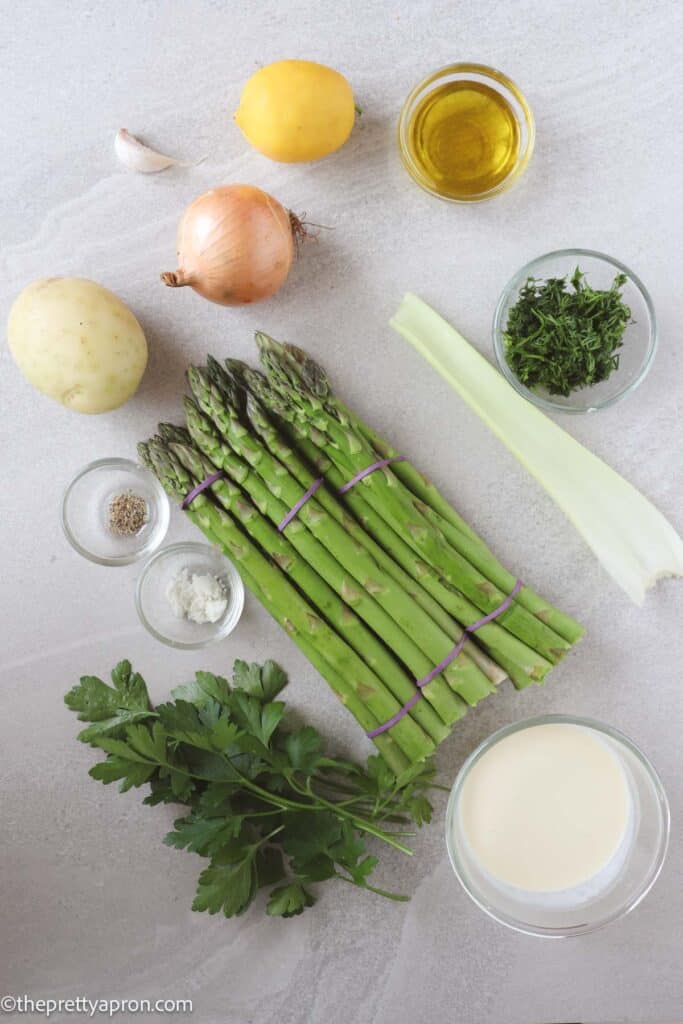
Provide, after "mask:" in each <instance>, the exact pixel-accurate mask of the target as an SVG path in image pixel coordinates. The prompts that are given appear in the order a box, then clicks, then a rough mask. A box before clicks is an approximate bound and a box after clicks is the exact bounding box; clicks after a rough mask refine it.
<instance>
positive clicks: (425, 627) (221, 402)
mask: <svg viewBox="0 0 683 1024" xmlns="http://www.w3.org/2000/svg"><path fill="white" fill-rule="evenodd" d="M188 380H189V382H190V387H191V388H192V391H193V393H194V396H195V398H196V399H197V402H198V404H199V407H200V408H201V409H202V411H203V412H204V413H205V414H206V415H207V416H208V417H209V418H210V419H212V420H213V422H214V423H215V424H216V426H217V427H218V429H219V430H220V432H221V434H222V435H223V438H224V439H225V441H227V443H228V444H229V445H230V447H231V448H232V449H233V451H234V452H235V453H236V454H237V455H239V456H241V457H243V458H245V459H246V461H247V462H248V463H249V464H250V465H251V466H252V467H253V468H254V469H255V470H256V472H257V473H258V474H259V475H260V476H261V478H262V479H263V480H264V482H265V483H266V484H267V486H268V487H269V489H270V490H271V492H272V493H273V494H275V495H276V496H277V497H279V498H282V500H283V501H284V503H285V505H286V506H287V507H288V508H292V507H293V506H294V505H295V503H296V502H298V500H299V499H300V498H301V487H300V485H299V484H298V483H297V481H296V480H295V479H294V477H292V476H291V474H290V473H289V472H288V470H287V468H286V467H285V466H283V465H282V463H280V462H279V461H278V460H276V459H275V458H274V457H273V456H272V455H271V454H270V452H269V451H268V449H267V448H266V447H265V446H264V445H263V443H262V442H261V440H260V438H258V437H257V436H256V435H255V434H253V433H252V432H251V431H250V430H249V429H248V428H247V427H246V426H245V425H244V424H243V423H242V422H241V421H240V419H239V417H238V415H237V412H236V410H235V409H234V407H233V406H232V405H231V403H230V401H229V398H228V397H226V396H225V393H224V392H221V391H220V390H219V389H218V388H217V387H216V386H215V385H214V384H212V382H211V381H210V379H209V376H208V374H207V372H206V371H204V370H200V369H199V368H197V367H191V368H190V370H189V371H188ZM298 518H299V519H300V520H301V521H302V522H303V523H304V524H305V525H306V526H308V527H309V529H310V530H311V532H312V533H314V534H315V536H316V537H317V538H318V539H319V540H320V541H321V542H322V543H323V544H324V545H325V547H326V548H327V549H328V550H329V551H330V552H332V553H333V554H334V555H335V556H336V558H337V559H338V561H339V562H340V563H341V564H342V565H343V566H344V568H345V569H346V570H347V571H348V572H349V573H350V574H351V575H352V576H353V577H354V578H355V579H356V580H357V581H358V582H359V583H360V584H361V585H362V586H363V587H364V588H365V589H366V590H369V591H370V592H371V593H372V594H373V596H374V597H375V599H376V600H377V602H378V603H379V604H381V605H382V607H383V608H384V609H385V610H386V611H387V612H388V614H389V615H391V617H392V618H393V619H394V620H395V622H396V623H397V624H398V625H399V626H400V627H401V629H402V630H403V631H404V632H405V633H407V634H408V636H409V637H410V638H411V639H412V640H413V641H414V643H416V644H417V646H418V647H420V648H421V650H422V651H423V652H424V654H426V655H427V657H428V658H429V659H430V662H431V665H432V666H435V665H437V664H439V663H440V662H441V660H442V659H443V658H445V657H446V656H447V655H448V654H449V653H450V652H451V650H452V649H453V645H452V643H451V642H450V638H449V637H448V636H447V635H446V634H445V633H444V632H443V630H441V629H439V627H438V626H437V625H436V623H434V622H433V621H432V620H431V619H430V618H429V616H428V615H426V614H425V613H424V612H423V610H422V609H421V608H420V607H419V606H418V605H416V604H415V602H414V601H413V600H412V599H411V598H410V597H409V596H408V595H407V594H406V593H405V591H403V590H402V589H401V588H400V587H399V586H397V585H396V583H395V581H394V580H393V579H391V577H390V576H388V575H387V573H385V572H383V571H382V570H381V568H380V567H379V566H378V565H377V563H376V562H375V561H374V559H372V558H371V556H370V555H369V554H368V552H367V550H366V549H364V548H362V547H360V546H359V545H356V544H355V543H354V542H353V541H352V539H351V538H350V537H349V535H348V534H347V532H346V531H345V530H344V529H343V528H342V527H341V526H340V525H339V523H338V522H336V520H334V519H333V518H332V517H331V516H329V515H328V514H327V513H326V512H325V510H324V509H323V507H322V506H321V505H320V504H319V502H317V501H316V500H315V498H312V499H311V500H310V501H308V502H306V504H305V505H304V507H303V508H302V509H301V511H300V512H299V516H298ZM463 653H464V652H463ZM443 675H444V678H446V679H447V680H448V682H449V685H450V686H451V688H452V689H453V690H454V691H455V692H456V693H458V694H459V695H460V696H461V697H463V698H464V700H466V701H467V703H468V704H476V703H477V702H478V701H479V700H481V699H482V698H483V697H485V696H487V694H489V693H491V692H492V691H493V689H494V688H493V686H492V685H491V683H490V682H489V680H488V679H487V678H486V676H485V675H484V673H483V672H481V671H480V670H479V669H478V668H477V666H476V665H475V664H474V663H473V662H472V661H471V660H470V659H469V658H468V657H466V656H465V657H458V658H456V659H455V661H453V662H452V663H451V664H450V665H449V666H448V667H447V668H446V669H445V670H444V672H443Z"/></svg>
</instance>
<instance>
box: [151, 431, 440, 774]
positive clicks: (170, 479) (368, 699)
mask: <svg viewBox="0 0 683 1024" xmlns="http://www.w3.org/2000/svg"><path fill="white" fill-rule="evenodd" d="M138 451H139V453H140V456H141V458H143V459H148V460H149V462H148V464H149V465H150V466H151V468H152V469H153V471H154V473H155V474H156V476H157V477H158V478H159V480H160V482H161V484H162V486H163V487H164V489H165V490H166V491H167V492H168V493H169V494H170V495H171V496H172V497H174V498H175V499H176V500H182V499H183V498H184V497H185V495H186V494H187V493H188V492H189V491H190V489H191V488H192V486H193V485H194V483H195V482H196V481H195V480H194V479H193V478H192V477H191V476H190V475H189V474H188V473H187V472H186V470H185V469H183V467H182V466H181V465H180V463H179V462H178V460H177V459H176V458H175V457H174V456H173V454H172V453H171V452H170V451H169V449H168V447H167V446H166V445H165V444H164V443H163V442H162V441H161V439H153V440H151V441H150V442H148V444H147V446H146V447H140V448H139V449H138ZM186 511H187V512H188V514H189V517H190V518H191V519H192V520H193V521H194V522H195V523H196V524H197V525H198V526H199V527H200V528H201V529H202V530H205V532H207V533H208V534H209V535H210V536H211V537H212V538H216V539H218V541H219V543H220V545H221V547H222V548H223V550H224V551H225V552H226V553H227V554H229V556H230V557H231V558H232V559H234V561H235V562H237V564H238V565H239V567H240V572H241V573H243V574H244V577H245V581H246V580H248V581H249V582H250V583H255V584H256V590H257V596H258V597H259V599H260V600H261V601H262V603H263V604H264V606H265V607H266V608H267V610H268V611H270V612H271V614H272V615H273V617H274V618H276V619H277V620H278V621H280V622H281V623H282V625H283V626H284V628H285V629H286V630H287V632H289V633H290V634H291V635H292V637H293V639H294V641H295V642H298V638H299V636H300V635H305V636H306V637H307V639H308V641H309V643H311V644H314V645H315V647H316V649H317V650H318V651H319V652H320V654H321V657H323V658H324V660H325V661H326V662H329V663H330V664H331V665H332V667H333V669H334V673H335V674H334V676H333V678H328V679H327V681H328V683H330V685H331V686H339V685H341V687H342V688H341V689H339V690H337V691H336V692H337V695H338V696H339V698H340V699H341V701H342V703H343V704H345V705H346V706H347V707H348V708H349V710H351V712H352V714H353V715H354V717H355V718H356V719H357V720H358V721H359V722H360V724H361V725H362V727H363V728H364V729H365V730H366V732H369V731H371V730H372V729H373V728H374V727H376V726H377V725H379V724H381V723H383V722H386V721H388V720H389V719H390V718H391V717H392V716H393V715H394V714H396V712H397V711H398V710H399V707H400V705H399V703H398V702H397V701H396V700H395V699H394V698H393V697H392V696H391V694H389V693H388V691H387V690H386V688H385V687H384V686H383V684H382V682H381V681H380V680H379V679H378V677H377V676H376V675H375V673H374V672H372V670H371V669H370V668H368V666H367V665H366V664H365V663H364V662H363V661H362V659H361V658H360V657H359V656H358V655H357V654H356V653H355V651H353V650H352V648H350V647H349V646H348V644H346V643H344V641H343V640H341V639H340V637H339V636H338V635H337V634H336V633H335V632H334V630H332V629H331V628H330V627H329V626H328V625H327V624H326V623H325V622H324V621H323V620H322V619H321V618H320V617H319V616H318V615H317V614H316V613H315V612H314V611H313V609H312V608H311V607H310V605H309V604H308V603H307V602H306V601H305V599H304V598H303V597H302V596H301V595H300V594H299V592H298V591H297V590H295V588H294V587H292V586H291V584H290V583H289V582H288V581H287V579H286V577H285V576H284V575H283V574H282V572H281V571H280V570H279V569H278V568H277V566H275V565H274V564H273V563H271V562H269V561H268V559H267V558H266V557H265V556H264V555H263V554H262V553H261V551H260V550H259V549H258V548H257V547H256V546H255V545H254V543H253V542H252V541H250V540H249V538H248V537H247V536H246V534H244V533H243V532H242V531H241V530H240V528H239V527H238V526H237V525H236V524H235V523H234V522H233V520H232V519H231V517H230V516H229V515H228V514H227V513H226V512H225V511H224V510H222V509H220V508H219V507H218V506H217V505H215V504H214V503H213V501H212V500H211V499H209V498H208V497H207V496H206V494H203V493H202V494H200V495H198V496H197V498H196V499H195V500H194V501H193V502H192V505H191V506H190V507H189V508H188V509H187V510H186ZM326 678H327V677H326ZM390 734H391V738H392V739H393V740H394V741H395V743H396V744H397V745H398V747H399V748H400V750H401V751H402V752H403V753H404V754H405V755H406V757H407V759H408V761H409V763H410V764H414V763H416V762H417V761H421V760H423V759H424V758H425V757H426V756H427V755H428V754H429V753H431V752H432V751H433V749H434V743H433V742H432V741H431V740H430V739H429V738H428V737H427V736H426V734H425V733H424V732H423V731H422V729H421V728H420V727H419V726H418V725H417V723H416V722H415V721H414V720H413V719H412V718H410V717H409V716H408V715H406V716H404V717H403V718H402V719H401V720H400V721H399V722H397V723H396V725H394V726H393V727H392V729H391V730H390ZM386 736H387V733H382V734H380V735H379V736H377V737H376V738H375V739H376V740H381V739H382V738H383V737H386ZM376 745H377V747H378V749H380V750H381V752H382V753H384V751H383V750H382V749H381V748H382V747H383V746H384V747H386V744H383V743H377V744H376Z"/></svg>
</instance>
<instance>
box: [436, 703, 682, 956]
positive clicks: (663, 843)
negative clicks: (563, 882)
mask: <svg viewBox="0 0 683 1024" xmlns="http://www.w3.org/2000/svg"><path fill="white" fill-rule="evenodd" d="M547 724H566V725H580V726H584V727H586V728H588V729H593V730H595V731H596V732H601V733H603V734H604V735H605V736H608V737H609V738H610V739H612V740H614V741H616V742H617V743H619V744H621V745H622V746H624V747H626V748H627V750H629V751H630V753H631V754H633V755H634V757H635V758H636V759H637V760H638V761H639V762H640V763H641V765H642V766H643V768H644V769H645V772H646V774H647V776H648V778H649V780H650V782H651V784H652V786H653V789H654V792H655V794H656V797H657V806H658V808H659V812H660V817H661V838H660V842H659V847H658V849H657V854H656V857H655V860H654V864H653V866H652V868H651V869H650V871H649V873H648V874H647V875H646V876H645V878H644V879H643V882H642V884H641V885H640V887H639V888H638V891H637V892H636V893H635V895H634V896H632V897H631V898H630V899H629V900H628V901H627V902H626V903H624V904H623V905H622V906H620V907H619V908H618V909H617V910H614V911H613V912H612V913H610V914H607V915H605V916H604V917H602V918H600V919H599V920H597V921H594V922H592V923H590V924H585V925H579V926H576V927H570V928H544V927H541V926H535V925H531V924H528V923H527V922H526V921H522V920H521V919H519V918H514V917H511V916H509V915H507V914H505V913H503V912H502V911H499V910H497V908H495V907H492V906H491V905H490V904H488V903H486V902H485V901H484V900H483V899H481V898H480V897H479V896H478V895H477V894H476V893H475V892H474V891H473V889H472V887H471V886H470V884H469V882H468V879H467V875H466V873H465V872H464V871H462V869H461V865H460V862H459V858H458V856H457V854H456V852H455V850H454V848H453V842H452V838H451V833H452V827H451V826H452V824H453V821H454V818H455V812H456V804H457V801H458V798H459V796H460V792H461V790H462V787H463V785H464V782H465V779H466V778H467V775H468V774H469V772H470V769H471V768H472V766H473V765H474V764H475V762H476V761H478V760H479V758H480V757H482V755H483V754H485V753H486V752H487V751H488V750H490V749H491V747H493V746H495V744H496V743H498V742H500V740H502V739H504V738H505V737H506V736H511V735H512V734H513V733H516V732H521V731H522V730H523V729H528V728H532V727H533V726H536V725H547ZM670 831H671V811H670V808H669V800H668V797H667V795H666V790H665V789H664V786H663V784H662V781H661V779H660V777H659V775H658V774H657V771H656V770H655V768H654V765H653V764H652V762H651V761H650V759H649V758H648V757H647V756H646V755H645V754H644V753H643V751H642V750H641V749H640V747H638V745H637V744H636V743H634V742H633V740H632V739H630V738H629V737H628V736H627V735H626V734H625V733H623V732H621V731H620V730H619V729H616V728H615V727H614V726H611V725H607V724H606V723H605V722H600V721H599V720H598V719H596V718H590V717H587V716H581V715H571V714H562V713H555V714H546V715H534V716H532V717H531V718H524V719H520V720H519V721H517V722H511V723H509V724H508V725H504V726H502V727H501V728H500V729H496V730H495V732H492V733H491V734H490V735H489V736H487V737H486V738H485V739H483V740H482V742H481V743H479V744H478V745H477V746H476V747H475V749H474V750H473V751H472V753H471V754H470V755H469V756H468V757H467V758H466V760H465V761H464V762H463V764H462V765H461V767H460V770H459V771H458V773H457V775H456V776H455V781H454V782H453V786H452V787H451V792H450V794H449V797H448V804H447V806H446V849H447V850H448V859H449V861H450V863H451V867H452V868H453V872H454V874H455V877H456V878H457V879H458V881H459V882H460V885H461V886H462V888H463V889H464V891H465V892H466V893H467V895H468V896H469V898H470V899H471V900H472V901H473V902H474V903H476V905H477V906H478V907H479V909H480V910H483V911H484V913H485V914H487V915H488V916H489V917H490V918H492V919H493V920H494V921H497V922H498V923H499V924H502V925H505V926H506V927H507V928H511V929H512V930H513V931H516V932H521V933H522V934H524V935H533V936H534V937H538V938H547V939H565V938H572V937H573V936H577V935H587V934H589V933H590V932H595V931H598V929H600V928H604V927H606V926H607V925H608V924H611V923H612V922H613V921H618V920H620V919H621V918H623V917H626V915H627V914H630V913H631V911H632V910H635V908H636V907H637V906H638V905H639V904H640V903H641V902H642V900H643V899H644V898H645V897H646V896H647V894H648V893H649V892H650V890H651V889H652V887H653V885H654V884H655V882H656V881H657V879H658V878H659V875H660V872H661V870H662V867H663V866H664V862H665V860H666V854H667V850H668V847H669V835H670Z"/></svg>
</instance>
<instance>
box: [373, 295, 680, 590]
mask: <svg viewBox="0 0 683 1024" xmlns="http://www.w3.org/2000/svg"><path fill="white" fill-rule="evenodd" d="M391 325H392V327H394V328H395V330H397V331H398V332H399V334H401V335H403V337H404V338H406V339H407V340H408V341H409V342H410V343H411V345H413V346H414V348H416V349H417V351H418V352H419V353H420V354H421V355H422V356H424V358H425V359H426V360H427V362H428V363H430V364H431V365H432V366H433V367H434V369H435V370H437V371H438V372H439V373H440V374H441V376H442V377H443V378H444V379H445V380H447V381H448V383H449V384H450V385H451V387H452V388H454V390H455V391H457V392H458V394H459V395H460V396H461V397H462V398H464V400H465V401H466V402H467V404H468V405H469V406H471V407H472V409H474V411H475V412H476V413H477V415H478V416H480V417H481V419H482V420H483V421H484V423H486V425H487V426H488V427H489V428H490V429H491V430H492V431H493V433H494V434H495V435H496V436H497V437H498V438H499V439H500V440H501V441H502V442H503V444H504V445H505V446H506V447H507V448H508V449H509V450H510V451H511V452H512V454H513V455H514V456H516V458H517V459H519V461H520V462H521V463H522V465H523V466H525V467H526V469H528V470H529V472H530V473H531V474H532V476H534V477H535V478H536V479H537V480H538V482H539V483H540V484H541V486H542V487H544V488H545V490H546V491H547V492H548V494H549V495H550V496H551V497H552V498H553V499H554V501H555V502H557V504H558V505H559V506H560V508H561V509H562V511H563V512H564V514H565V515H566V516H567V518H568V519H569V520H570V522H572V523H573V524H574V526H575V527H576V529H577V530H578V531H579V533H580V534H581V536H582V537H583V539H584V540H585V541H586V543H587V544H588V545H589V547H590V548H591V549H592V551H593V553H594V554H595V555H596V557H597V558H598V560H599V561H600V562H601V563H602V565H603V566H604V567H605V569H606V570H607V572H608V573H609V574H610V575H611V576H612V578H613V579H614V580H615V581H616V582H617V583H618V584H619V586H620V587H622V588H623V589H624V590H625V591H626V593H627V594H628V595H629V597H630V598H631V599H632V600H633V601H634V602H635V603H636V604H638V605H640V604H642V603H643V601H644V600H645V593H646V591H647V590H648V589H649V588H650V587H651V586H653V585H654V584H655V583H656V582H657V580H658V579H661V578H663V577H666V576H683V541H682V540H681V538H680V537H679V535H678V534H677V533H676V531H675V530H674V528H673V527H672V526H671V524H670V523H669V522H668V521H667V520H666V519H665V518H664V516H663V515H662V514H661V512H659V511H658V510H657V509H656V508H655V507H654V505H652V504H651V503H650V502H649V501H648V500H647V498H645V497H644V496H643V495H642V494H641V493H640V492H639V491H637V490H636V489H635V487H633V486H632V485H631V484H629V483H628V482H627V481H626V480H624V478H623V477H621V476H619V474H618V473H616V472H615V471H614V470H613V469H610V467H609V466H607V465H606V464H605V463H604V462H602V460H601V459H599V458H598V457H597V456H595V455H593V454H592V453H591V452H589V451H588V450H587V449H586V448H584V447H583V445H581V444H579V442H578V441H575V440H574V438H573V437H571V436H570V435H569V434H567V433H566V431H564V430H562V428H561V427H559V426H558V425H557V424H556V423H554V422H553V421H552V420H550V419H548V417H547V416H545V415H544V414H543V413H542V412H540V411H539V410H538V409H537V408H536V407H535V406H533V405H531V403H529V402H527V401H526V399H524V398H522V396H521V395H519V394H518V393H517V392H516V391H515V390H514V388H512V387H511V386H510V385H509V384H508V383H507V381H506V380H505V379H504V378H503V377H502V376H501V375H500V374H499V373H498V371H497V370H495V369H494V368H493V367H492V366H491V364H490V363H488V362H487V360H486V359H484V357H483V356H481V355H480V354H479V353H478V352H477V351H476V350H475V349H474V348H472V346H471V345H470V344H469V343H468V342H467V341H465V339H464V338H463V337H462V335H461V334H459V333H458V331H456V330H455V328H454V327H451V325H450V324H449V323H447V322H446V321H445V320H444V319H442V317H440V316H439V315H438V313H436V312H435V311H434V310H433V309H431V307H430V306H428V305H427V304H426V303H425V302H423V301H422V300H421V299H419V298H418V297H417V296H416V295H412V294H410V293H409V294H407V295H406V296H405V298H404V299H403V302H402V303H401V305H400V307H399V309H398V311H397V313H396V315H395V316H394V317H393V318H392V320H391Z"/></svg>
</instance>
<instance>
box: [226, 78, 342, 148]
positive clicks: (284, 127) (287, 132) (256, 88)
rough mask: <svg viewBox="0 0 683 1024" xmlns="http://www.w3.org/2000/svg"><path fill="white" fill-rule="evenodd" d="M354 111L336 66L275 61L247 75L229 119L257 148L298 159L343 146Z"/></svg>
mask: <svg viewBox="0 0 683 1024" xmlns="http://www.w3.org/2000/svg"><path fill="white" fill-rule="evenodd" d="M355 113H356V111H355V106H354V101H353V92H352V91H351V86H350V85H349V83H348V82H347V80H346V79H345V78H344V76H343V75H340V74H339V72H338V71H334V70H333V69H332V68H328V67H325V65H324V64H316V63H314V62H313V61H310V60H279V61H276V62H275V63H274V64H267V65H266V67H264V68H261V69H260V70H259V71H257V72H256V73H255V74H253V75H252V76H251V78H250V79H249V81H248V82H247V84H246V85H245V86H244V89H243V90H242V96H241V99H240V105H239V110H238V111H237V113H236V114H235V120H236V122H237V124H238V125H239V127H240V128H241V129H242V131H243V132H244V135H245V136H246V137H247V139H248V140H249V142H250V143H251V145H252V146H253V147H254V148H255V149H258V150H259V152H261V153H264V154H265V155H266V156H268V157H270V159H271V160H279V161H281V162H283V163H299V162H302V161H306V160H319V159H320V158H321V157H323V156H327V155H328V154H329V153H334V151H335V150H336V149H339V147H340V146H343V145H344V143H345V142H346V140H347V139H348V137H349V135H350V134H351V129H352V128H353V122H354V119H355Z"/></svg>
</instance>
